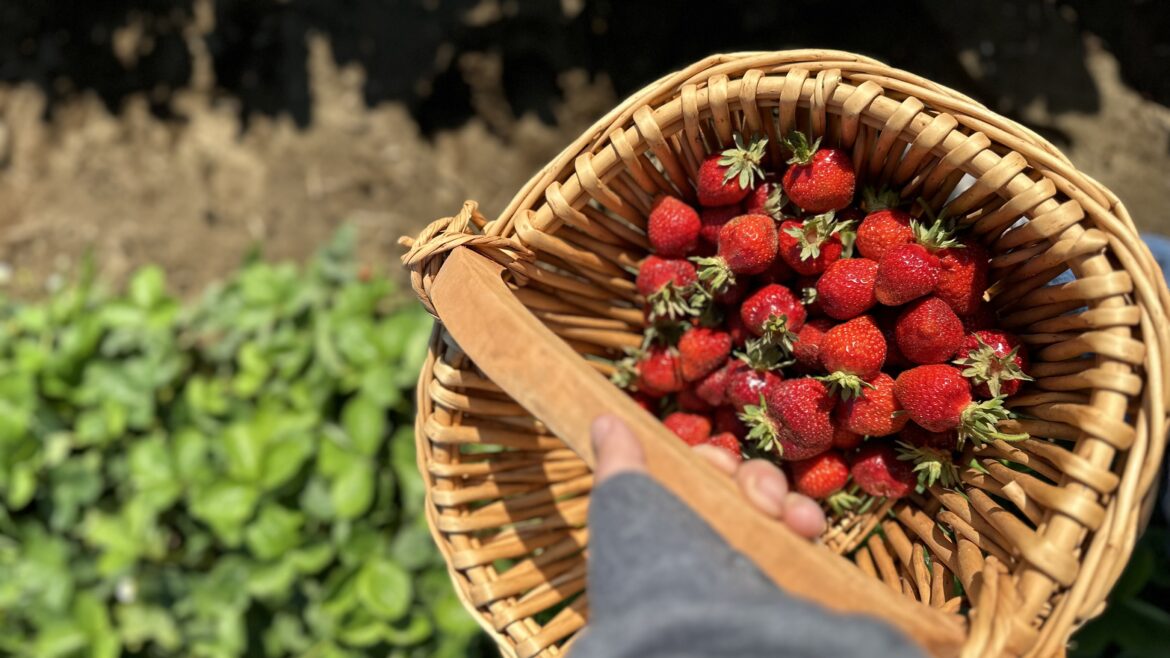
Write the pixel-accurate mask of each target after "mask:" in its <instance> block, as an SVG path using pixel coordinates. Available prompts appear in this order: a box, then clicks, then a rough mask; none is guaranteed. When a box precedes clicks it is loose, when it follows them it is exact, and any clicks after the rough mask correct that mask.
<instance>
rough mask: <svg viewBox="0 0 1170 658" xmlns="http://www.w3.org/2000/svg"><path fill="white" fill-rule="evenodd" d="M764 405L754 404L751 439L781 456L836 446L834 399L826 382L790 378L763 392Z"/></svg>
mask: <svg viewBox="0 0 1170 658" xmlns="http://www.w3.org/2000/svg"><path fill="white" fill-rule="evenodd" d="M764 397H765V405H764V406H763V407H762V408H761V407H751V408H748V409H746V410H745V411H744V415H743V416H742V417H743V418H744V420H745V421H747V424H748V427H749V431H748V440H754V441H756V442H757V444H758V445H759V447H760V449H762V450H766V451H773V452H775V453H776V454H777V456H778V457H780V459H784V460H787V461H794V460H799V459H808V458H809V457H813V456H815V455H819V454H820V453H822V452H824V451H825V450H828V449H829V447H830V446H832V445H833V422H832V419H831V418H830V415H831V413H832V411H833V398H832V397H830V396H829V393H828V391H826V390H825V385H824V384H822V383H821V382H819V381H817V380H815V379H812V378H810V377H801V378H800V379H789V380H785V381H782V382H780V383H779V384H777V385H776V386H774V387H771V388H768V389H766V390H765V392H764Z"/></svg>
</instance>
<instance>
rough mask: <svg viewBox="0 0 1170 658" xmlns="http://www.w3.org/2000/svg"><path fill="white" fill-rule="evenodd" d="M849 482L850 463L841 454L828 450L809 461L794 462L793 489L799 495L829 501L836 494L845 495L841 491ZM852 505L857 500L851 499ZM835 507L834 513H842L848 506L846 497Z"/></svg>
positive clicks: (837, 502) (839, 498)
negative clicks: (845, 503) (844, 503)
mask: <svg viewBox="0 0 1170 658" xmlns="http://www.w3.org/2000/svg"><path fill="white" fill-rule="evenodd" d="M848 482H849V463H848V462H846V461H845V458H844V457H843V456H842V455H841V453H840V452H837V451H836V450H827V451H825V452H822V453H821V454H819V455H817V456H816V457H811V458H809V459H802V460H800V461H795V462H792V488H793V489H795V490H796V492H797V493H800V494H804V495H805V496H808V497H809V498H813V499H816V500H829V499H831V498H833V495H834V494H837V493H843V492H842V491H841V490H842V489H844V488H845V485H846V484H847V483H848ZM851 498H852V500H851V501H849V502H851V503H856V502H857V498H856V497H851ZM832 502H835V503H836V504H834V505H833V508H834V511H836V512H837V513H840V512H842V511H843V510H844V509H845V507H846V505H842V504H841V503H843V502H845V497H844V496H840V497H838V498H837V499H836V500H835V501H832Z"/></svg>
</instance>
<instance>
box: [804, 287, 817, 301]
mask: <svg viewBox="0 0 1170 658" xmlns="http://www.w3.org/2000/svg"><path fill="white" fill-rule="evenodd" d="M816 301H817V289H816V287H815V286H809V287H808V288H802V289H801V291H800V302H801V303H802V304H804V305H805V306H809V305H811V304H815V303H816Z"/></svg>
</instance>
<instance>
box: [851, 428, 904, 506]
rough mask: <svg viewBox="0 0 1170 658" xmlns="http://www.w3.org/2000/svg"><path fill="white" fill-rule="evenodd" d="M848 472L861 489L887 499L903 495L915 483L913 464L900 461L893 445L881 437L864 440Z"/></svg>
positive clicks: (894, 498)
mask: <svg viewBox="0 0 1170 658" xmlns="http://www.w3.org/2000/svg"><path fill="white" fill-rule="evenodd" d="M849 473H850V475H852V476H853V481H854V482H856V483H857V486H859V487H861V490H862V491H864V492H865V493H867V494H869V495H871V496H877V497H881V498H889V499H891V500H897V499H899V498H903V497H905V496H906V495H908V494H909V493H910V492H911V491H914V487H915V484H916V483H917V477H915V475H914V470H913V468H912V467H911V466H910V465H909V464H907V463H906V462H905V461H900V460H899V459H898V454H897V452H896V451H895V450H894V446H893V445H892V444H890V443H886V442H884V441H867V442H866V443H864V444H863V445H862V446H861V449H860V450H858V451H857V456H856V457H854V458H853V467H852V468H850V469H849Z"/></svg>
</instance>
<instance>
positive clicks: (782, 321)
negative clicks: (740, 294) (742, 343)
mask: <svg viewBox="0 0 1170 658" xmlns="http://www.w3.org/2000/svg"><path fill="white" fill-rule="evenodd" d="M739 317H740V318H741V319H742V320H743V323H744V326H745V327H747V329H748V331H750V332H751V333H752V334H753V335H755V336H778V335H780V334H783V333H784V332H787V331H800V328H801V327H803V326H804V320H805V310H804V304H801V303H800V298H799V297H797V296H796V295H795V294H793V292H792V291H791V290H789V289H788V288H786V287H784V286H782V285H780V284H777V283H771V284H768V285H766V286H764V287H762V288H760V289H759V290H757V291H756V292H754V293H752V294H751V295H750V296H749V297H748V298H747V299H745V300H744V301H743V304H742V305H740V307H739Z"/></svg>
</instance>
